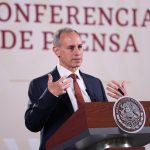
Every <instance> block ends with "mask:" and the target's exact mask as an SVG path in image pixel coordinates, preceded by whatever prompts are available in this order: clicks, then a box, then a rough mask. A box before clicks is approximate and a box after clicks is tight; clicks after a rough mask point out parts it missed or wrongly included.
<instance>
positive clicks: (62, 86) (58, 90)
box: [48, 74, 70, 96]
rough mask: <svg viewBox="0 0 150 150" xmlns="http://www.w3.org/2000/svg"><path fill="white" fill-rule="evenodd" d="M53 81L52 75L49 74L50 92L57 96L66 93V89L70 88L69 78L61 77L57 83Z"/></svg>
mask: <svg viewBox="0 0 150 150" xmlns="http://www.w3.org/2000/svg"><path fill="white" fill-rule="evenodd" d="M52 80H53V78H52V75H51V74H48V90H49V91H50V92H51V93H52V94H53V95H55V96H59V95H62V94H64V93H66V89H67V88H68V87H70V80H68V79H67V76H63V77H61V78H60V79H59V80H57V81H56V82H53V81H52Z"/></svg>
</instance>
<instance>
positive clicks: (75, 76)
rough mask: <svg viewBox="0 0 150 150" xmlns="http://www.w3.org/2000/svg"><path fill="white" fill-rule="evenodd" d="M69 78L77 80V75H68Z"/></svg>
mask: <svg viewBox="0 0 150 150" xmlns="http://www.w3.org/2000/svg"><path fill="white" fill-rule="evenodd" d="M69 77H71V78H72V79H73V80H76V79H77V75H76V74H75V73H72V74H71V75H69Z"/></svg>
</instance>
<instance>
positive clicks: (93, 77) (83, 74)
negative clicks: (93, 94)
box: [81, 72, 99, 80]
mask: <svg viewBox="0 0 150 150" xmlns="http://www.w3.org/2000/svg"><path fill="white" fill-rule="evenodd" d="M81 75H82V76H84V77H86V78H90V79H98V80H99V78H97V77H95V76H93V75H91V74H87V73H83V72H81Z"/></svg>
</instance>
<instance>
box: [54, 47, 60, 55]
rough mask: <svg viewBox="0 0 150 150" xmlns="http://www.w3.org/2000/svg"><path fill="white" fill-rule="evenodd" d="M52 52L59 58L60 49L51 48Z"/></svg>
mask: <svg viewBox="0 0 150 150" xmlns="http://www.w3.org/2000/svg"><path fill="white" fill-rule="evenodd" d="M53 52H54V53H55V55H56V56H57V57H60V49H59V47H53Z"/></svg>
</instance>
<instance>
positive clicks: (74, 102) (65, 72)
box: [57, 64, 91, 111]
mask: <svg viewBox="0 0 150 150" xmlns="http://www.w3.org/2000/svg"><path fill="white" fill-rule="evenodd" d="M57 69H58V72H59V74H60V76H61V77H63V76H69V75H70V74H72V72H71V71H69V70H67V69H66V68H64V67H63V66H61V65H60V64H57ZM75 74H76V75H77V76H78V78H77V82H78V84H79V87H80V89H81V92H82V95H83V98H84V101H85V102H91V100H90V97H89V95H88V93H87V92H86V86H85V84H84V81H83V79H82V77H81V75H80V73H79V69H77V70H76V72H75ZM68 79H69V80H71V85H70V87H69V88H67V93H68V95H69V98H70V100H71V103H72V106H73V109H74V111H76V110H77V109H78V105H77V100H76V97H75V95H74V86H73V79H72V78H71V77H70V78H68Z"/></svg>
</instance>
